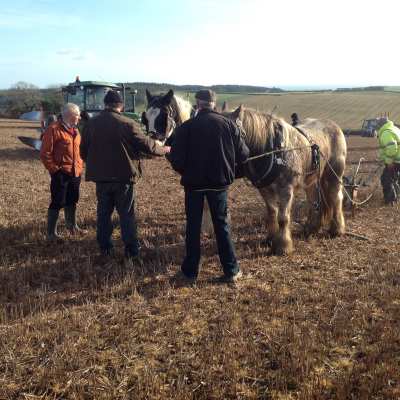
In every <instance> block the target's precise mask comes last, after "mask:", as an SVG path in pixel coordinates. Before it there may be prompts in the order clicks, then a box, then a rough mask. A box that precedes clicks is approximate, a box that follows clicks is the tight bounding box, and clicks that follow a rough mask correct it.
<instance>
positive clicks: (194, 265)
mask: <svg viewBox="0 0 400 400" xmlns="http://www.w3.org/2000/svg"><path fill="white" fill-rule="evenodd" d="M196 100H197V108H198V113H197V115H196V117H195V118H192V119H190V120H188V121H186V122H185V123H183V124H182V125H181V126H179V127H178V128H177V129H176V130H175V139H174V142H173V144H172V149H171V153H170V155H169V156H168V159H169V160H170V162H171V164H172V167H173V168H174V169H175V170H176V171H177V172H179V173H180V174H181V176H182V178H181V184H182V185H183V186H184V188H185V209H186V257H185V259H184V261H183V264H182V267H181V271H182V273H183V275H184V277H185V278H187V279H188V280H190V281H195V280H196V278H197V275H198V272H199V262H200V233H201V222H202V217H203V206H204V199H205V198H206V199H207V201H208V204H209V208H210V212H211V217H212V220H213V225H214V232H215V235H216V239H217V245H218V253H219V258H220V261H221V264H222V267H223V271H224V275H223V277H222V280H224V281H227V282H235V281H236V280H237V279H238V278H239V277H240V276H241V272H240V269H239V265H238V262H237V260H236V255H235V250H234V246H233V243H232V240H231V237H230V231H229V226H228V220H227V215H228V205H227V197H228V187H229V185H230V184H231V183H232V182H233V180H234V179H235V168H236V166H238V165H240V164H243V163H244V162H245V161H246V160H247V158H248V156H249V149H248V148H247V146H246V144H245V143H244V141H243V139H242V138H241V136H240V131H239V129H238V127H237V126H236V125H235V124H234V122H233V121H231V120H230V119H228V118H226V117H224V116H223V115H221V114H219V113H217V112H216V111H214V108H215V104H216V95H215V93H214V92H212V91H211V90H200V91H199V92H197V94H196Z"/></svg>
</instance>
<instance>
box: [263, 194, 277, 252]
mask: <svg viewBox="0 0 400 400" xmlns="http://www.w3.org/2000/svg"><path fill="white" fill-rule="evenodd" d="M259 192H260V194H261V196H262V198H263V200H264V202H265V228H266V230H267V239H266V242H267V244H268V245H269V246H272V241H273V238H274V237H275V236H276V235H277V234H278V231H279V224H278V204H277V201H276V200H277V199H276V196H275V193H274V191H271V190H268V189H267V188H262V189H260V190H259Z"/></svg>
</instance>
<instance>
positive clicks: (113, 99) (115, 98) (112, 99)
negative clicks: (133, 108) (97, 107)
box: [104, 90, 124, 104]
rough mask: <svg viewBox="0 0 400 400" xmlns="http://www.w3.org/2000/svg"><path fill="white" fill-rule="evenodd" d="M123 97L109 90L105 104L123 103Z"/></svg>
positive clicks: (105, 97)
mask: <svg viewBox="0 0 400 400" xmlns="http://www.w3.org/2000/svg"><path fill="white" fill-rule="evenodd" d="M123 102H124V101H123V100H122V97H121V95H120V94H119V93H118V92H117V91H116V90H109V91H108V92H107V94H106V95H105V96H104V103H105V104H110V103H121V104H122V103H123Z"/></svg>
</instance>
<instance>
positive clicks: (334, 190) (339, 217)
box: [324, 177, 346, 237]
mask: <svg viewBox="0 0 400 400" xmlns="http://www.w3.org/2000/svg"><path fill="white" fill-rule="evenodd" d="M342 190H343V189H342V184H341V182H339V181H338V179H337V178H336V177H332V179H329V181H328V182H327V183H326V185H324V195H325V198H326V199H327V203H328V205H329V207H330V209H331V216H332V218H331V221H330V226H329V233H330V235H331V236H332V237H336V236H341V235H343V234H344V233H345V230H346V227H345V222H344V215H343V204H342V203H343V192H342Z"/></svg>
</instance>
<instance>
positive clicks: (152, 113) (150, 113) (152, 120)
mask: <svg viewBox="0 0 400 400" xmlns="http://www.w3.org/2000/svg"><path fill="white" fill-rule="evenodd" d="M159 115H160V109H159V108H154V107H150V108H149V109H148V110H147V111H146V118H147V120H148V121H149V132H156V126H155V124H156V119H157V117H158V116H159Z"/></svg>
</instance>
